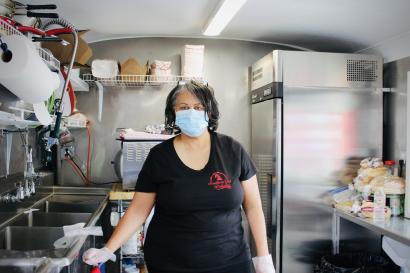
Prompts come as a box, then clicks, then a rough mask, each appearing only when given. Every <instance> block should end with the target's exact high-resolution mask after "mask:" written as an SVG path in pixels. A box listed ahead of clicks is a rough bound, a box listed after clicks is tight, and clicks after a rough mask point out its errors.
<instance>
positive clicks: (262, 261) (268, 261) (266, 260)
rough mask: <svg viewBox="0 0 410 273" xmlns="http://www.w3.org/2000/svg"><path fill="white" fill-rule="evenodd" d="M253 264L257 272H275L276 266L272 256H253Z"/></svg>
mask: <svg viewBox="0 0 410 273" xmlns="http://www.w3.org/2000/svg"><path fill="white" fill-rule="evenodd" d="M252 261H253V266H254V267H255V271H256V273H275V267H274V266H273V261H272V256H271V255H270V254H269V255H266V256H258V257H254V258H252Z"/></svg>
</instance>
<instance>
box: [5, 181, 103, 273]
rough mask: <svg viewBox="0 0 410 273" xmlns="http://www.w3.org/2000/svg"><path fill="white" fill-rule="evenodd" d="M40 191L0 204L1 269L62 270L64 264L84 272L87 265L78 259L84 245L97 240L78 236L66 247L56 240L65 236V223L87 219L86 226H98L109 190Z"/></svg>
mask: <svg viewBox="0 0 410 273" xmlns="http://www.w3.org/2000/svg"><path fill="white" fill-rule="evenodd" d="M40 190H42V191H43V192H39V194H38V195H36V196H33V198H32V199H28V200H24V201H23V202H19V203H14V204H0V228H1V229H0V272H1V273H2V272H16V273H20V272H24V273H29V272H30V273H32V272H36V273H39V272H41V273H43V272H60V269H62V268H63V267H64V268H65V269H64V270H66V269H67V268H68V267H69V269H67V270H69V271H70V272H84V271H85V269H87V268H86V267H84V268H83V269H82V268H81V267H83V266H84V264H83V263H82V262H81V261H80V260H78V261H77V259H78V255H79V253H81V252H82V251H84V248H85V247H91V246H94V240H91V239H92V238H90V237H89V236H88V237H87V236H79V237H77V238H76V239H75V241H74V243H73V244H72V245H71V246H70V247H68V248H63V249H54V242H55V241H56V240H57V239H59V238H61V237H63V236H64V232H63V228H62V226H64V225H71V224H76V223H80V222H85V223H86V226H95V225H96V223H98V221H99V217H100V215H101V213H102V211H103V210H104V208H105V206H106V204H107V198H108V191H109V189H102V188H88V187H87V188H86V187H84V188H80V187H48V188H47V187H45V188H43V189H40ZM30 209H38V210H35V211H33V210H32V211H30ZM24 212H25V213H24ZM87 238H88V239H87ZM73 261H75V262H73ZM56 267H57V268H58V271H56V270H55V269H56ZM64 272H65V271H64Z"/></svg>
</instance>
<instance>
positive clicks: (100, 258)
mask: <svg viewBox="0 0 410 273" xmlns="http://www.w3.org/2000/svg"><path fill="white" fill-rule="evenodd" d="M116 259H117V257H116V256H115V254H114V253H112V252H111V250H109V249H108V248H106V247H104V248H100V249H99V248H90V249H88V250H87V251H86V252H84V254H83V262H85V263H86V264H89V265H98V264H100V263H105V262H106V261H108V260H111V261H113V262H115V260H116Z"/></svg>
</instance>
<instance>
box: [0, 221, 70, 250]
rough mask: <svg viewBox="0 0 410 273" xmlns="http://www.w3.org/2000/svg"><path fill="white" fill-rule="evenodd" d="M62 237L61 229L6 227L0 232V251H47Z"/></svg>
mask: <svg viewBox="0 0 410 273" xmlns="http://www.w3.org/2000/svg"><path fill="white" fill-rule="evenodd" d="M63 236H64V231H63V228H62V227H18V226H7V227H5V228H4V229H3V230H1V231H0V249H5V250H21V251H27V250H48V249H53V248H54V245H53V243H54V241H56V240H57V239H59V238H61V237H63Z"/></svg>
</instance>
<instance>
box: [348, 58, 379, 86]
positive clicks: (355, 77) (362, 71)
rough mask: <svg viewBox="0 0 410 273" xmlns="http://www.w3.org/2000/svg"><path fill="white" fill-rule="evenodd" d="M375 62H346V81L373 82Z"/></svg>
mask: <svg viewBox="0 0 410 273" xmlns="http://www.w3.org/2000/svg"><path fill="white" fill-rule="evenodd" d="M377 65H378V64H377V61H375V60H347V81H349V82H374V81H376V80H377V69H378V67H377Z"/></svg>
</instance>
